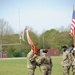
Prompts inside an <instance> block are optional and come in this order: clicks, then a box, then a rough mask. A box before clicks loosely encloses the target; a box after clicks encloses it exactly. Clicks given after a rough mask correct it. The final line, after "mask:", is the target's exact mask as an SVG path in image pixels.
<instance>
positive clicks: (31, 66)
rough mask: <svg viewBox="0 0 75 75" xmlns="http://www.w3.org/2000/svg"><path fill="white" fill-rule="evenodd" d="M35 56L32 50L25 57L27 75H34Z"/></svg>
mask: <svg viewBox="0 0 75 75" xmlns="http://www.w3.org/2000/svg"><path fill="white" fill-rule="evenodd" d="M35 58H36V55H34V53H33V50H32V49H31V51H30V52H29V53H28V55H27V68H28V75H34V72H35V68H36V62H35Z"/></svg>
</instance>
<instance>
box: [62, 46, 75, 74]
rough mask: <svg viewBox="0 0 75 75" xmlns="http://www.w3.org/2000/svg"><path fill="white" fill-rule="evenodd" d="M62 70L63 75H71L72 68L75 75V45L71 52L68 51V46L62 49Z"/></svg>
mask: <svg viewBox="0 0 75 75" xmlns="http://www.w3.org/2000/svg"><path fill="white" fill-rule="evenodd" d="M62 50H63V55H62V62H61V65H62V68H63V75H69V71H70V68H72V73H73V75H75V48H74V45H72V46H71V49H70V50H67V46H63V47H62Z"/></svg>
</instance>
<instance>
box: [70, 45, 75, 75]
mask: <svg viewBox="0 0 75 75" xmlns="http://www.w3.org/2000/svg"><path fill="white" fill-rule="evenodd" d="M74 51H75V48H74V45H72V49H71V58H72V59H71V60H72V61H71V62H72V72H73V75H75V55H74Z"/></svg>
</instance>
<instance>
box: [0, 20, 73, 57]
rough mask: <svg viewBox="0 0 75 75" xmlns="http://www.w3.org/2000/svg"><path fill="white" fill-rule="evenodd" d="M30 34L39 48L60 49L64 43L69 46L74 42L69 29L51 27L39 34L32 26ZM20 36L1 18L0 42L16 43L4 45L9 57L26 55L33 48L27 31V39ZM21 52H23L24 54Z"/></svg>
mask: <svg viewBox="0 0 75 75" xmlns="http://www.w3.org/2000/svg"><path fill="white" fill-rule="evenodd" d="M29 34H30V37H31V39H32V41H33V42H34V44H35V45H36V47H37V49H38V50H39V49H42V48H46V49H59V50H60V49H61V46H63V45H67V46H68V47H69V46H70V45H71V44H73V38H72V37H71V36H70V34H69V29H67V30H66V29H65V30H62V31H59V30H56V29H50V30H46V31H44V32H43V33H42V34H41V35H38V34H36V33H35V32H34V31H33V29H32V28H29ZM19 36H20V35H19V34H15V33H14V30H13V29H12V28H11V27H10V25H9V24H8V23H7V22H6V21H4V20H2V19H1V20H0V44H16V45H4V46H3V47H2V50H3V51H6V52H7V53H8V56H9V57H10V56H11V57H12V56H26V55H27V53H28V52H29V51H30V49H31V47H30V45H29V44H28V42H27V37H26V33H25V34H24V39H25V41H23V40H19ZM17 43H21V45H18V44H17ZM19 52H20V53H22V55H21V54H20V53H19Z"/></svg>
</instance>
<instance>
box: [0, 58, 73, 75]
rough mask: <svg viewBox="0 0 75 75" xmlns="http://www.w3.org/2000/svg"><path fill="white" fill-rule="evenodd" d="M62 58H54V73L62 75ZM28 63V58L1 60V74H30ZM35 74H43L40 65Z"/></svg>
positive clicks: (53, 74) (54, 74)
mask: <svg viewBox="0 0 75 75" xmlns="http://www.w3.org/2000/svg"><path fill="white" fill-rule="evenodd" d="M61 59H62V58H57V57H54V58H52V61H53V69H52V75H62V67H61ZM26 64H27V62H26V59H17V60H16V59H14V60H0V75H28V74H27V65H26ZM35 75H41V72H40V69H39V67H37V69H36V70H35ZM71 75H72V74H71Z"/></svg>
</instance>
